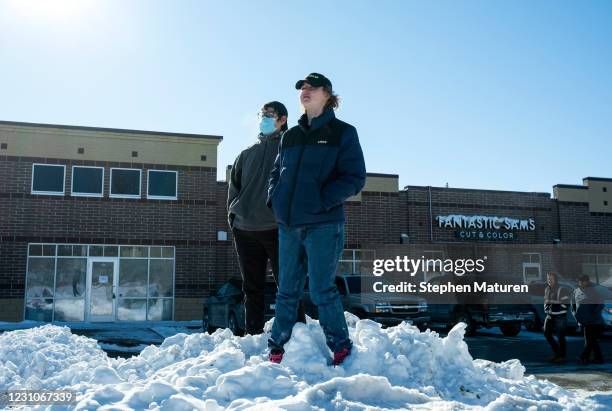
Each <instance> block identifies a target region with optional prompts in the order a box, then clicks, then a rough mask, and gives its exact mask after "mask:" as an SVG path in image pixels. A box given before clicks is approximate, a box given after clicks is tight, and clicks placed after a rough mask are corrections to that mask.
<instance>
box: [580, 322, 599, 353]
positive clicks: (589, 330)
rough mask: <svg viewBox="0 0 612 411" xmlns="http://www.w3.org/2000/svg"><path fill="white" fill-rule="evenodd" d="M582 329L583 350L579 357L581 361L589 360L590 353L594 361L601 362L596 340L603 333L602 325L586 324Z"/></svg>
mask: <svg viewBox="0 0 612 411" xmlns="http://www.w3.org/2000/svg"><path fill="white" fill-rule="evenodd" d="M583 328H584V350H583V351H582V354H581V355H580V358H582V359H583V360H589V359H590V357H591V352H592V353H593V356H594V359H595V360H603V354H602V353H601V347H600V346H599V343H598V342H597V339H598V338H599V336H600V335H601V333H602V331H603V328H604V327H603V325H602V324H587V325H585V326H583Z"/></svg>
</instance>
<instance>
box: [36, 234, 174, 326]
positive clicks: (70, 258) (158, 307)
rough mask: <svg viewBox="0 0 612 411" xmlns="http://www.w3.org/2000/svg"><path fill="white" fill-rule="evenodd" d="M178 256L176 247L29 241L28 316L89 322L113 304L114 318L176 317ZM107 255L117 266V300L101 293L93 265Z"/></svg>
mask: <svg viewBox="0 0 612 411" xmlns="http://www.w3.org/2000/svg"><path fill="white" fill-rule="evenodd" d="M174 256H175V249H174V247H160V246H132V245H129V246H117V245H112V246H107V245H87V244H29V245H28V264H27V272H26V290H25V295H26V301H25V309H24V318H25V319H26V320H34V321H45V322H51V321H66V322H67V321H85V320H87V319H88V318H89V319H91V318H92V315H96V313H99V311H100V310H101V309H106V308H108V307H107V306H108V305H111V306H112V307H113V309H112V310H110V309H109V310H107V311H108V312H109V313H110V312H113V313H114V316H113V317H112V320H113V321H171V320H172V319H173V309H174V270H175V268H174V266H175V259H174V258H175V257H174ZM102 259H104V261H108V262H110V264H118V271H117V272H118V277H117V279H116V282H114V284H115V285H116V293H117V298H114V297H113V298H110V297H108V296H107V297H108V298H100V297H101V296H102V297H104V294H102V295H101V294H100V293H98V292H97V291H96V290H97V289H98V288H99V285H100V284H99V283H96V282H95V281H94V278H93V276H92V274H93V268H92V264H91V263H93V262H96V261H98V262H99V261H100V260H102ZM88 262H89V263H90V264H89V265H88ZM88 270H89V271H90V272H89V273H88ZM111 278H112V277H111ZM109 290H112V288H109ZM113 295H114V294H113ZM115 308H116V309H115Z"/></svg>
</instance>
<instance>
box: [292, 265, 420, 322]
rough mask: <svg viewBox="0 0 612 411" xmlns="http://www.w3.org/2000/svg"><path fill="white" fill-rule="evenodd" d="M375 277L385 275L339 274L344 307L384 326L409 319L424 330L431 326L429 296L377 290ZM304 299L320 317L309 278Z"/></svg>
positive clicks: (312, 313) (306, 307) (311, 313)
mask: <svg viewBox="0 0 612 411" xmlns="http://www.w3.org/2000/svg"><path fill="white" fill-rule="evenodd" d="M375 281H381V279H380V278H378V277H374V276H373V275H354V274H341V275H337V276H336V280H335V282H336V287H338V292H339V293H340V296H341V298H342V306H343V308H344V311H348V312H350V313H352V314H355V315H356V316H357V317H359V318H360V319H370V320H373V321H376V322H378V323H380V324H382V325H384V326H393V325H397V324H399V323H401V322H402V321H406V322H408V323H410V324H413V325H415V326H416V327H418V328H419V329H420V330H425V329H427V326H428V324H429V320H430V318H429V314H428V312H427V301H425V299H423V298H421V297H418V296H415V295H410V294H401V295H397V296H393V297H389V295H388V294H384V295H382V294H379V293H375V292H374V291H373V288H372V284H373V283H374V282H375ZM302 301H303V302H304V310H305V311H306V314H307V315H309V316H310V317H312V318H315V319H316V318H318V313H317V307H316V305H314V304H313V302H312V300H311V299H310V293H309V291H308V278H307V281H306V287H305V290H304V294H303V296H302Z"/></svg>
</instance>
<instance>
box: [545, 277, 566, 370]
mask: <svg viewBox="0 0 612 411" xmlns="http://www.w3.org/2000/svg"><path fill="white" fill-rule="evenodd" d="M546 281H547V283H548V286H547V287H546V289H545V290H544V313H546V319H545V320H544V336H545V337H546V340H547V341H548V343H549V344H550V346H551V348H552V350H553V356H552V357H551V358H550V361H551V362H564V361H565V355H566V341H565V332H566V328H567V310H568V307H569V305H570V303H571V299H570V295H569V292H568V289H567V288H565V287H561V286H560V285H559V277H558V276H557V274H556V273H554V272H550V273H548V274H547V275H546ZM555 334H556V336H557V340H555V338H554V336H553V335H555Z"/></svg>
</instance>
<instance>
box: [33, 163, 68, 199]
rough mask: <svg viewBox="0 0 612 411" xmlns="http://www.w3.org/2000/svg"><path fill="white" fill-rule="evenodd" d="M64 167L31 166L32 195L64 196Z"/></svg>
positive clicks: (48, 165)
mask: <svg viewBox="0 0 612 411" xmlns="http://www.w3.org/2000/svg"><path fill="white" fill-rule="evenodd" d="M65 173H66V166H64V165H50V164H32V194H45V195H59V196H62V195H64V175H65Z"/></svg>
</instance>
